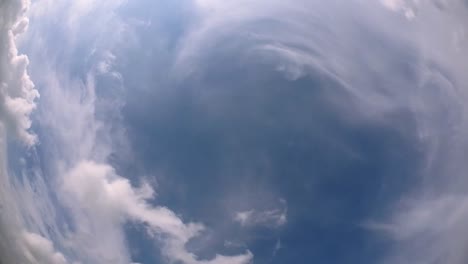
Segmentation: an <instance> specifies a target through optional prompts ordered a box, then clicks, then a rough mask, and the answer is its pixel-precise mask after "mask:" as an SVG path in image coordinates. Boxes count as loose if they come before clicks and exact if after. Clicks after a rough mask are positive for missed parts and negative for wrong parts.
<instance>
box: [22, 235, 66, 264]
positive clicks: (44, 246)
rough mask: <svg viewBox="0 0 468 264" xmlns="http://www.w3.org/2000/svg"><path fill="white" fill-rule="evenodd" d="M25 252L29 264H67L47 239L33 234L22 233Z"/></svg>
mask: <svg viewBox="0 0 468 264" xmlns="http://www.w3.org/2000/svg"><path fill="white" fill-rule="evenodd" d="M23 238H24V240H25V242H26V243H25V244H26V248H27V250H26V251H25V252H24V254H25V255H26V258H27V259H28V260H29V261H30V263H37V264H39V263H41V264H42V263H50V264H67V263H68V262H67V260H66V259H65V257H64V256H63V254H62V253H60V252H57V251H56V250H55V248H54V245H53V244H52V242H51V241H49V240H48V239H46V238H44V237H42V236H40V235H38V234H35V233H29V232H24V233H23Z"/></svg>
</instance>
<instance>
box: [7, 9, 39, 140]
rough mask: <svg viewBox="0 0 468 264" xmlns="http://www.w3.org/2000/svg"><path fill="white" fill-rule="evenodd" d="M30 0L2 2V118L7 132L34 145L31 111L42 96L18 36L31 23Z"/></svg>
mask: <svg viewBox="0 0 468 264" xmlns="http://www.w3.org/2000/svg"><path fill="white" fill-rule="evenodd" d="M28 7H29V1H20V0H7V1H2V2H1V3H0V9H1V11H0V16H1V17H0V35H1V36H2V42H1V43H0V118H1V121H2V125H3V127H4V129H6V131H8V133H10V134H12V136H15V137H16V138H18V139H20V140H21V141H23V142H24V143H25V144H28V145H32V144H33V143H34V142H35V140H36V139H35V136H34V135H32V134H31V133H29V132H28V129H29V128H30V126H31V121H30V120H29V114H30V113H31V111H32V110H33V109H34V108H35V103H34V100H35V99H36V98H37V97H38V96H39V93H38V92H37V90H35V89H34V84H33V82H32V81H31V79H30V78H29V75H28V73H27V69H26V68H27V66H28V64H29V60H28V57H27V56H25V55H19V54H18V49H17V47H16V43H15V41H16V38H17V37H18V35H19V34H21V33H23V32H24V31H25V30H26V28H27V25H28V19H27V17H26V16H25V12H26V10H27V9H28Z"/></svg>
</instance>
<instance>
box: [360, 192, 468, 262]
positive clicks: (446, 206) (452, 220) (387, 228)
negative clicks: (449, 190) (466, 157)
mask: <svg viewBox="0 0 468 264" xmlns="http://www.w3.org/2000/svg"><path fill="white" fill-rule="evenodd" d="M467 221H468V197H466V196H464V195H444V196H441V197H438V198H422V199H418V200H408V201H405V202H402V203H401V204H400V206H399V207H398V208H397V209H396V211H394V215H393V216H392V217H391V219H390V220H388V221H379V222H375V221H372V222H370V223H367V224H366V227H367V228H369V229H370V230H373V231H376V232H382V233H383V234H385V235H388V236H389V237H390V238H392V240H393V241H394V242H395V246H394V248H393V250H391V251H390V252H389V254H388V256H387V259H385V261H384V263H394V264H403V263H441V262H445V263H453V264H463V263H466V259H467V257H468V255H467V254H466V250H465V249H466V245H467V243H468V239H467V236H468V231H466V222H467ZM421 249H424V250H421Z"/></svg>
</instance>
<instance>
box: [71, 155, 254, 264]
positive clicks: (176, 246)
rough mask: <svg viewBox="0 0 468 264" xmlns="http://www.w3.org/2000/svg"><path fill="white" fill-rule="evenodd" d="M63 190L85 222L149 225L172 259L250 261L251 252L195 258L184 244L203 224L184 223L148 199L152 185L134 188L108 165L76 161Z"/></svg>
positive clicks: (216, 262)
mask: <svg viewBox="0 0 468 264" xmlns="http://www.w3.org/2000/svg"><path fill="white" fill-rule="evenodd" d="M64 190H65V192H66V193H68V194H70V195H71V197H70V205H71V206H77V205H79V206H81V207H82V208H83V209H84V212H85V215H88V216H90V217H88V219H87V220H86V222H89V223H90V226H93V227H94V228H95V229H100V228H105V227H103V226H100V225H101V224H105V225H108V224H112V223H113V222H115V221H120V222H122V223H123V222H125V221H133V222H136V223H143V224H145V225H148V226H149V231H150V233H149V235H150V236H152V237H159V238H160V239H161V240H162V243H163V244H164V250H163V253H164V254H166V257H168V258H169V259H171V261H181V262H183V263H188V264H192V263H193V264H198V263H210V264H211V263H212V264H222V263H230V264H231V263H232V264H234V263H236V264H237V263H239V264H245V263H250V262H251V259H252V254H251V253H250V252H246V253H245V254H244V255H239V256H233V257H229V256H221V255H217V256H216V257H215V258H214V259H212V260H203V261H202V260H198V259H197V258H196V256H195V255H194V254H193V253H190V252H187V250H186V249H185V244H186V243H187V242H188V241H189V240H190V239H192V238H194V237H196V236H197V235H199V234H200V232H201V231H202V230H203V228H204V227H203V226H202V225H200V224H196V223H188V224H185V223H183V222H182V220H181V219H180V218H179V217H178V216H176V215H175V214H174V213H173V212H172V211H171V210H169V209H167V208H165V207H154V206H152V205H150V204H149V203H148V199H150V198H152V195H153V190H152V189H151V187H149V186H148V185H144V186H143V187H141V188H137V189H135V188H133V187H132V186H131V185H130V182H129V181H128V180H127V179H125V178H122V177H121V176H119V175H117V174H116V173H115V171H114V169H113V168H112V167H110V166H109V165H106V164H97V163H95V162H92V161H84V162H82V163H80V164H78V165H77V166H76V167H74V168H72V169H71V171H70V172H69V173H68V175H67V176H66V177H65V179H64ZM83 220H84V219H81V220H80V221H83ZM90 231H91V230H90Z"/></svg>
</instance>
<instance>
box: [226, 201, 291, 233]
mask: <svg viewBox="0 0 468 264" xmlns="http://www.w3.org/2000/svg"><path fill="white" fill-rule="evenodd" d="M281 204H282V208H275V209H271V210H264V211H257V210H254V209H252V210H248V211H240V212H236V213H235V214H234V221H236V222H238V223H239V224H240V225H241V226H243V227H256V226H257V227H258V226H264V227H270V228H279V227H281V226H283V225H285V224H286V223H287V206H286V202H285V201H284V200H281Z"/></svg>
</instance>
